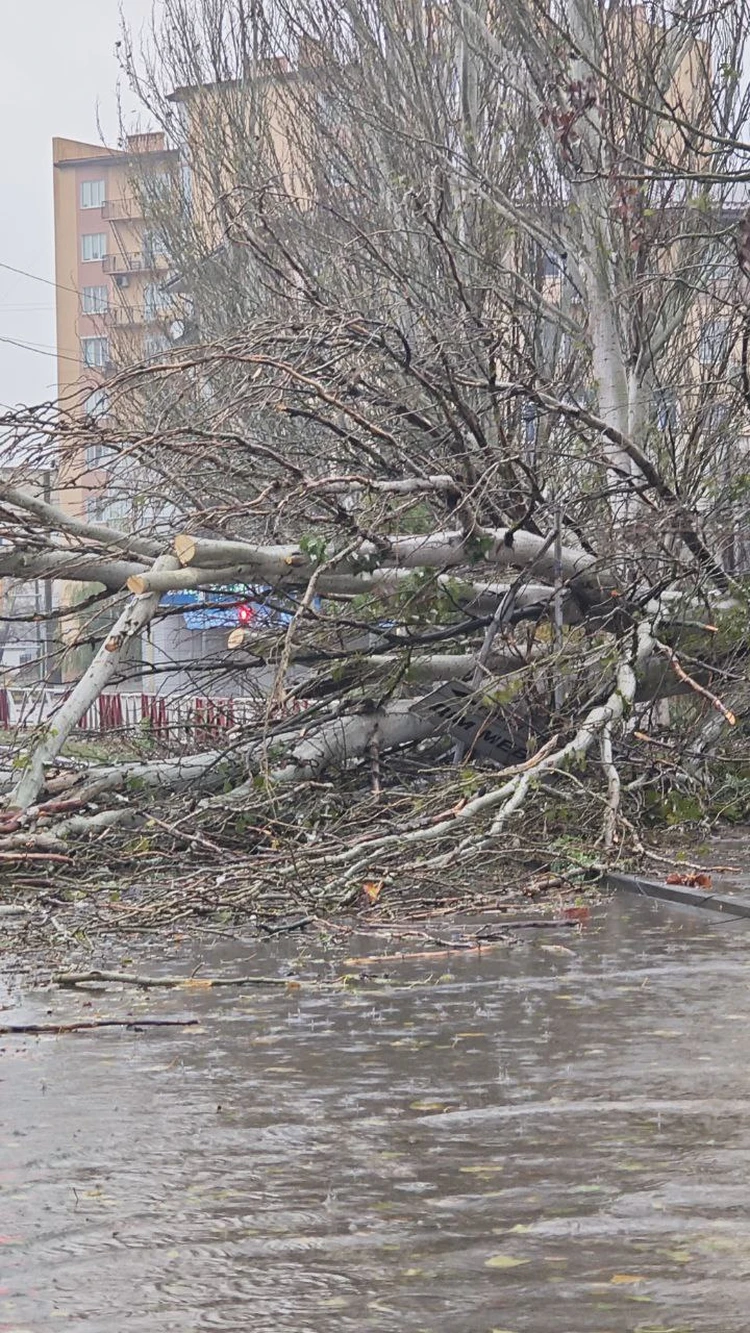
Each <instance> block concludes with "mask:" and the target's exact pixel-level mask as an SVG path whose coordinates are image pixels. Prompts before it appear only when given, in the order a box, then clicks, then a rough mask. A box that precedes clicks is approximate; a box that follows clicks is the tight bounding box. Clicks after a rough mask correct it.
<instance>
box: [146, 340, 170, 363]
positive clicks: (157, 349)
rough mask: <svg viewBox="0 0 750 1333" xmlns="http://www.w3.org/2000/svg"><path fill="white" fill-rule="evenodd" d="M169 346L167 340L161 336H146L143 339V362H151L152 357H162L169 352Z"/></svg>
mask: <svg viewBox="0 0 750 1333" xmlns="http://www.w3.org/2000/svg"><path fill="white" fill-rule="evenodd" d="M170 346H171V344H170V341H169V338H165V337H164V335H163V334H153V335H151V334H147V335H146V337H145V338H144V339H143V356H144V360H146V361H151V360H153V358H154V357H159V356H163V355H164V353H165V352H168V351H169V348H170Z"/></svg>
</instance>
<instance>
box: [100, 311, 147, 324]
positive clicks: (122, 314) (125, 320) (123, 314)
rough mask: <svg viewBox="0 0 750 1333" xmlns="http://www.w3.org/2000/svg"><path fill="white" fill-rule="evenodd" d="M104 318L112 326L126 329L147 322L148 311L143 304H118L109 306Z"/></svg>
mask: <svg viewBox="0 0 750 1333" xmlns="http://www.w3.org/2000/svg"><path fill="white" fill-rule="evenodd" d="M104 318H105V322H106V323H107V324H108V325H109V327H110V328H118V329H126V328H132V327H133V326H134V325H136V324H145V323H146V312H145V310H144V308H143V306H135V305H116V306H110V307H109V309H108V310H107V312H106V315H105V317H104Z"/></svg>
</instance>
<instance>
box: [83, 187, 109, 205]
mask: <svg viewBox="0 0 750 1333" xmlns="http://www.w3.org/2000/svg"><path fill="white" fill-rule="evenodd" d="M105 190H106V186H105V183H104V181H81V208H101V206H102V204H103V203H104V199H105Z"/></svg>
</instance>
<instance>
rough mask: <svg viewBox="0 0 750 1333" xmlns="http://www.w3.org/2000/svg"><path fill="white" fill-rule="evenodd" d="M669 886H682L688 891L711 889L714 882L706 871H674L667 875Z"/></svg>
mask: <svg viewBox="0 0 750 1333" xmlns="http://www.w3.org/2000/svg"><path fill="white" fill-rule="evenodd" d="M667 884H682V885H684V886H685V888H688V889H710V888H712V887H713V880H712V878H711V876H710V875H707V874H706V873H705V872H704V871H702V870H701V871H697V870H686V871H684V872H681V871H678V870H673V871H672V872H671V874H669V875H667Z"/></svg>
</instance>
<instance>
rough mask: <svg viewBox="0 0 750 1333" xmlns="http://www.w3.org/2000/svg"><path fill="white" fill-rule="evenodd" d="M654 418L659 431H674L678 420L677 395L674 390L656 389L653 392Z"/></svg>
mask: <svg viewBox="0 0 750 1333" xmlns="http://www.w3.org/2000/svg"><path fill="white" fill-rule="evenodd" d="M654 416H655V417H656V424H657V425H658V427H659V430H661V431H664V432H670V433H671V432H672V431H676V430H677V427H678V425H679V420H680V410H679V406H678V403H677V394H676V393H675V391H674V389H669V388H663V389H656V390H655V392H654Z"/></svg>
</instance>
